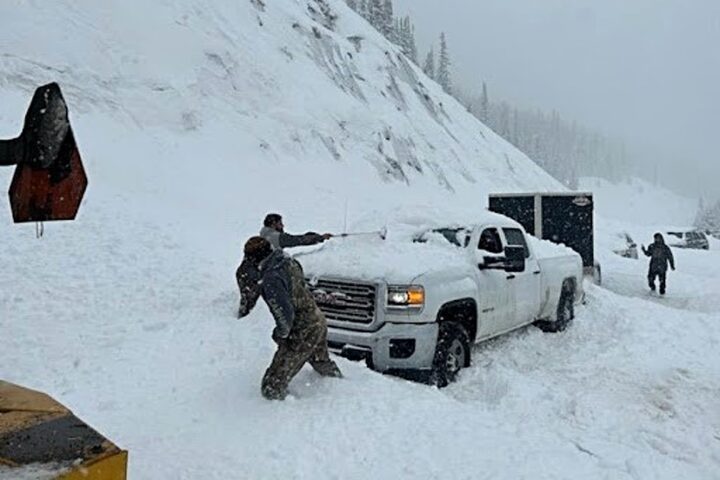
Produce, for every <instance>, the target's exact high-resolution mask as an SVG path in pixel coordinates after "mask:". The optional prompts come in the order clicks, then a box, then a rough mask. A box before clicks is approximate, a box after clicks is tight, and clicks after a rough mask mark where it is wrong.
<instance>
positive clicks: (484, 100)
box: [480, 82, 490, 123]
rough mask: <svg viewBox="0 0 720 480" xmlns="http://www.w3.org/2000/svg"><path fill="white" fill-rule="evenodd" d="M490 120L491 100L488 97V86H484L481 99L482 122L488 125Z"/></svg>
mask: <svg viewBox="0 0 720 480" xmlns="http://www.w3.org/2000/svg"><path fill="white" fill-rule="evenodd" d="M489 118H490V98H489V97H488V91H487V85H485V82H483V84H482V96H481V97H480V121H481V122H483V123H488V120H489Z"/></svg>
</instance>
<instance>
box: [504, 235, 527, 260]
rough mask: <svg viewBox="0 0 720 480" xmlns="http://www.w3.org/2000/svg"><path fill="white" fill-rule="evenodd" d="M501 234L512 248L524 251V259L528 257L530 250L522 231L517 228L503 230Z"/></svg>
mask: <svg viewBox="0 0 720 480" xmlns="http://www.w3.org/2000/svg"><path fill="white" fill-rule="evenodd" d="M503 233H504V234H505V239H506V240H507V242H508V245H510V246H512V247H523V249H524V250H525V258H529V257H530V249H529V248H528V245H527V240H525V234H524V233H523V232H522V230H520V229H519V228H503Z"/></svg>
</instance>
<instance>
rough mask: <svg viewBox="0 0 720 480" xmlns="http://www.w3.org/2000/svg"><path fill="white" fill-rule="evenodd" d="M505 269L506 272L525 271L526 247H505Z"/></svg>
mask: <svg viewBox="0 0 720 480" xmlns="http://www.w3.org/2000/svg"><path fill="white" fill-rule="evenodd" d="M504 265H505V271H506V272H524V271H525V247H522V246H508V247H505V262H504Z"/></svg>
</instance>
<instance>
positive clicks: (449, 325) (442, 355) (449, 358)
mask: <svg viewBox="0 0 720 480" xmlns="http://www.w3.org/2000/svg"><path fill="white" fill-rule="evenodd" d="M468 365H470V337H468V334H467V331H465V329H464V328H463V327H462V325H460V324H459V323H456V322H443V323H441V324H440V332H439V333H438V342H437V346H436V347H435V359H434V360H433V369H432V373H431V375H430V383H431V384H433V385H437V386H438V387H439V388H443V387H447V386H448V385H449V384H450V383H452V382H454V381H455V380H456V379H457V375H458V373H459V372H460V370H461V369H462V368H463V367H467V366H468Z"/></svg>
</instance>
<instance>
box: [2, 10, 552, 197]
mask: <svg viewBox="0 0 720 480" xmlns="http://www.w3.org/2000/svg"><path fill="white" fill-rule="evenodd" d="M263 5H264V6H263ZM0 15H1V16H2V18H3V24H4V25H6V26H8V27H9V28H3V29H2V32H0V43H1V44H2V45H3V51H2V54H1V55H0V71H1V72H2V74H0V86H1V87H2V95H3V105H4V108H3V110H4V111H3V113H2V115H3V118H4V119H5V121H4V122H3V123H4V129H7V128H8V125H7V123H8V121H10V122H11V123H16V124H17V123H18V122H19V120H20V118H21V116H22V112H23V106H24V105H23V103H24V101H25V99H26V98H27V97H28V93H30V92H31V91H32V90H33V89H34V88H35V87H36V86H37V85H38V83H40V82H43V81H49V80H56V81H58V82H59V83H60V84H61V86H62V87H63V89H64V92H65V94H66V96H67V98H68V101H69V103H70V108H71V112H72V117H73V121H74V123H75V130H76V132H77V137H78V139H79V141H80V142H81V148H82V149H83V153H84V154H85V155H86V156H87V157H88V158H89V159H91V162H97V164H98V165H97V166H96V165H94V164H93V165H92V166H93V167H94V168H92V169H91V173H92V174H94V175H100V174H101V173H99V172H100V171H102V172H107V171H110V172H112V173H113V174H114V173H116V172H117V170H118V169H121V171H122V172H125V175H124V177H127V176H132V177H133V182H134V184H135V186H136V187H145V188H146V189H152V188H153V185H155V184H156V182H157V180H158V179H157V175H158V174H160V172H161V171H162V170H161V169H162V168H167V169H168V170H170V169H172V168H173V165H174V164H182V165H183V167H182V168H183V169H188V170H212V174H213V175H215V176H228V177H229V178H230V179H231V180H232V182H233V183H234V184H235V185H238V186H240V185H243V186H244V183H245V182H247V183H249V184H257V183H265V182H266V181H267V179H266V178H265V177H266V176H267V175H265V174H267V173H269V172H267V170H266V169H265V166H266V165H272V166H273V167H276V168H278V169H281V170H282V171H285V172H286V174H289V175H294V174H296V173H297V171H298V170H301V171H305V172H309V171H313V172H316V173H315V175H317V177H319V178H317V181H316V182H314V183H315V185H312V186H313V187H316V186H324V187H326V188H328V189H333V190H334V189H338V191H341V190H340V189H342V188H343V187H344V186H347V185H348V184H353V183H355V181H356V180H358V178H357V174H358V173H362V174H364V177H365V178H368V179H369V178H371V177H370V176H369V175H368V171H370V172H371V173H372V174H373V176H374V177H377V176H378V175H379V177H380V178H382V179H385V180H386V181H388V182H392V184H394V186H395V187H396V188H403V187H404V186H405V185H407V184H414V185H419V184H423V183H425V184H427V186H428V187H429V188H431V187H439V188H442V189H446V190H451V191H452V190H457V189H462V188H463V187H468V186H470V187H471V188H472V189H473V190H474V191H475V192H477V195H478V198H481V197H482V193H485V192H487V191H489V190H496V189H502V190H513V189H527V188H530V187H532V188H541V189H544V188H549V189H557V188H559V186H558V185H557V183H556V182H555V181H554V180H552V179H551V178H550V177H549V176H548V175H547V174H545V173H544V172H543V171H542V170H541V169H540V168H539V167H537V166H536V165H534V164H533V163H532V162H531V161H530V160H529V159H528V158H527V157H526V156H525V155H523V154H522V153H520V152H519V151H517V150H516V149H514V148H513V147H512V146H510V145H509V144H507V143H506V142H505V141H503V140H502V139H500V138H499V137H498V136H497V135H495V134H494V133H493V132H492V131H490V130H489V129H488V128H486V127H485V126H483V125H482V124H480V123H479V122H478V121H477V120H475V119H474V118H473V117H472V116H470V115H469V114H468V113H467V112H466V111H464V109H463V108H462V107H461V106H460V105H459V104H458V103H457V102H456V101H454V100H453V99H452V98H450V97H449V96H447V95H445V94H444V93H443V92H442V91H441V89H440V88H439V87H438V85H437V84H435V83H434V82H432V81H430V80H428V79H427V78H426V77H425V76H424V75H422V74H421V72H420V71H419V69H418V68H417V66H415V65H413V64H412V63H411V62H409V61H408V60H407V59H406V58H405V57H404V56H403V55H401V54H400V53H399V49H398V48H397V47H395V46H394V45H391V44H390V43H389V42H387V41H386V40H385V39H384V38H383V37H382V36H381V35H379V34H378V33H377V32H376V31H375V30H373V29H372V28H371V27H370V26H369V25H368V24H367V23H366V22H365V21H364V20H363V19H361V18H360V17H359V16H357V15H355V14H354V13H353V12H352V11H351V10H350V9H348V8H347V6H346V5H345V4H344V2H343V1H342V0H331V1H328V2H327V3H326V2H325V1H324V0H302V1H294V0H293V1H291V0H281V1H272V2H262V1H259V0H258V1H250V0H246V1H222V2H212V1H208V0H194V1H193V0H180V1H173V2H170V1H165V2H153V4H152V5H148V4H147V2H143V1H140V0H130V1H124V2H120V1H111V2H101V3H98V2H93V1H88V0H85V1H81V2H76V1H69V0H62V1H57V2H52V3H51V4H47V3H43V2H9V3H8V2H5V3H4V4H3V5H2V6H0ZM8 101H12V103H10V104H9V106H8V103H7V102H8ZM10 106H12V107H15V109H13V108H9V107H10ZM13 119H14V120H13ZM101 135H102V136H106V137H107V139H108V140H112V141H113V142H114V145H116V147H115V148H113V149H112V151H108V149H107V148H104V147H105V146H106V145H107V143H106V142H102V143H99V141H98V140H99V136H101ZM130 138H131V139H132V140H130ZM179 139H182V140H179ZM98 144H99V145H102V148H98V147H96V145H98ZM107 164H113V167H108V166H107ZM233 166H235V167H236V170H230V171H228V169H231V168H232V167H233ZM347 166H352V167H353V169H354V170H355V171H354V172H353V173H352V174H350V173H349V172H348V173H347V174H346V175H344V176H341V178H338V177H337V176H333V175H327V176H325V175H323V174H322V170H323V169H330V170H332V171H336V170H337V167H341V169H342V170H343V171H348V169H347V168H345V167H347ZM318 171H319V172H320V173H317V172H318ZM148 177H150V178H148ZM342 177H344V179H343V178H342ZM95 178H96V179H97V180H96V181H97V182H98V184H99V180H103V181H104V180H105V178H98V177H95ZM124 179H126V178H120V179H118V180H124ZM343 180H344V181H343ZM303 183H304V184H305V185H303V186H304V187H305V188H307V187H308V186H310V185H308V184H307V181H306V180H305V179H303ZM338 184H340V185H338ZM177 188H184V189H185V190H189V189H190V188H191V186H190V185H182V186H178V187H177ZM295 192H296V194H297V195H307V194H308V192H307V191H303V188H302V187H301V186H300V185H297V186H296V187H295ZM185 193H187V192H185Z"/></svg>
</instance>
